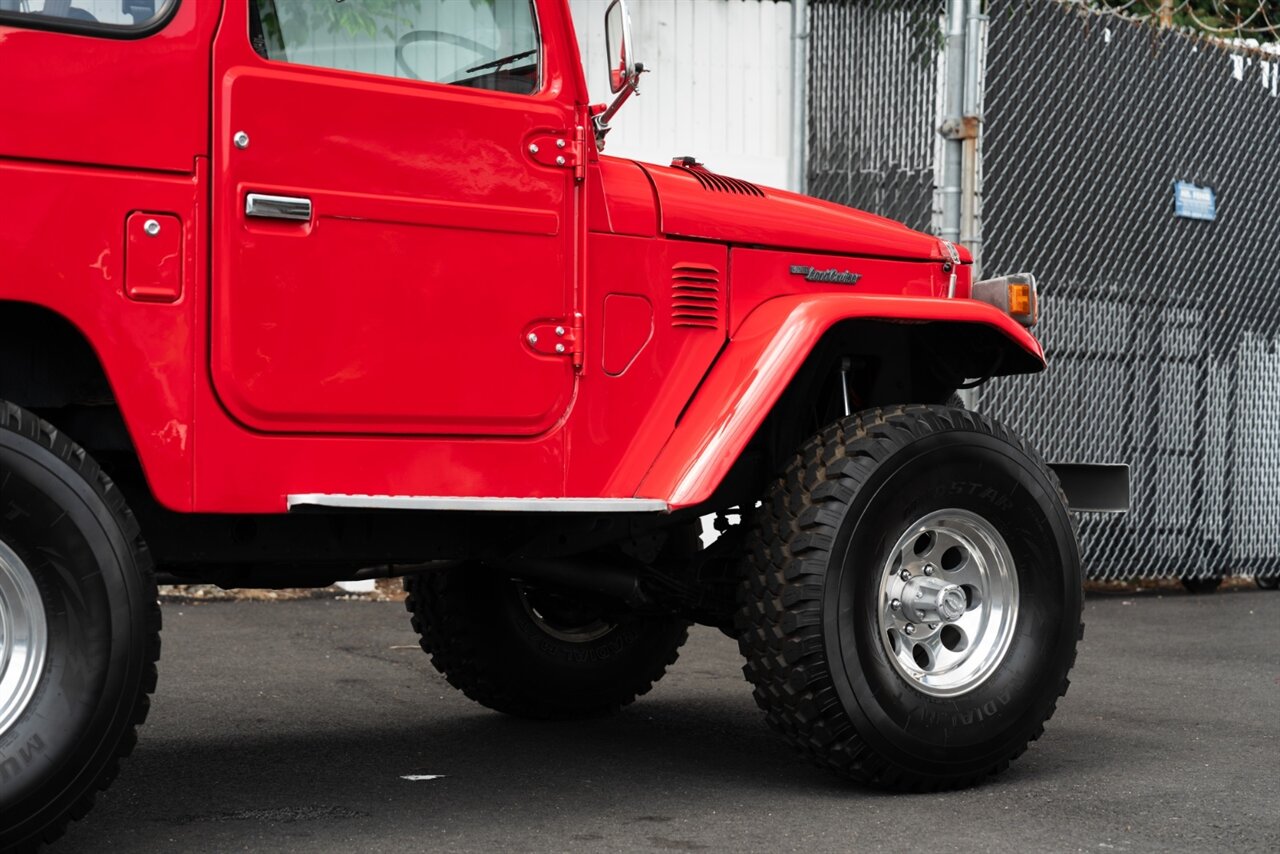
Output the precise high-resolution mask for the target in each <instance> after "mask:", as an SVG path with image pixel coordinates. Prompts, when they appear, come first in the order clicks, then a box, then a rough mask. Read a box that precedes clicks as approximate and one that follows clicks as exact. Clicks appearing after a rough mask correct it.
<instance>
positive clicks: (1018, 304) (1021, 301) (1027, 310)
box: [1009, 285, 1031, 317]
mask: <svg viewBox="0 0 1280 854" xmlns="http://www.w3.org/2000/svg"><path fill="white" fill-rule="evenodd" d="M1009 313H1010V314H1020V315H1022V316H1024V317H1028V316H1030V315H1031V286H1030V285H1010V286H1009Z"/></svg>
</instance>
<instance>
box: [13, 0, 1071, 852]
mask: <svg viewBox="0 0 1280 854" xmlns="http://www.w3.org/2000/svg"><path fill="white" fill-rule="evenodd" d="M607 31H608V34H609V41H610V46H609V56H610V57H611V61H612V63H613V66H612V69H611V75H612V78H611V83H612V87H613V89H614V91H615V92H616V93H618V99H617V101H615V103H614V105H613V106H611V107H610V108H608V109H605V108H603V107H599V106H595V107H593V106H592V105H591V104H590V103H589V99H588V95H587V85H586V82H585V80H584V76H583V70H582V67H581V64H580V62H579V58H578V53H577V48H576V44H577V42H576V37H575V34H574V29H573V25H572V23H571V20H570V15H569V3H568V0H417V2H401V3H397V2H392V1H391V0H346V2H339V0H0V76H2V77H3V79H4V80H5V81H6V85H5V86H4V87H3V89H2V90H0V116H3V120H2V121H0V187H2V188H3V194H2V195H0V401H3V402H2V403H0V638H2V641H0V642H2V645H3V648H2V650H0V668H3V669H2V670H0V815H3V818H2V819H0V847H4V848H9V847H17V846H22V845H30V844H34V843H38V842H39V841H40V840H48V839H52V838H54V837H56V836H57V835H58V834H59V833H60V832H61V830H62V829H63V828H64V827H65V824H66V822H67V821H68V819H69V818H70V817H79V816H81V815H82V814H83V813H84V812H85V811H86V810H87V809H88V807H89V805H90V804H91V802H92V799H93V796H94V793H95V792H96V791H97V790H99V789H101V788H103V787H104V786H106V785H107V783H108V782H110V780H111V779H112V778H113V777H114V775H115V773H116V770H117V766H118V764H119V762H120V760H121V759H122V758H123V757H124V756H125V755H126V754H127V753H128V752H129V751H130V750H131V749H132V747H133V745H134V742H135V727H136V726H137V725H138V724H140V723H141V722H142V720H143V718H144V717H145V716H146V713H147V705H148V695H149V694H150V693H151V692H152V690H153V689H154V688H155V685H156V661H157V658H158V656H159V651H160V641H159V631H160V612H159V608H158V605H157V604H156V586H155V573H156V572H157V571H159V572H162V573H164V574H165V575H166V576H168V577H174V578H180V579H189V580H192V581H204V582H214V583H217V584H221V585H224V586H228V587H237V586H238V587H251V586H258V587H271V586H300V585H326V584H329V583H332V582H333V581H335V580H339V579H352V578H359V577H369V576H371V575H374V574H378V573H381V574H396V575H405V576H406V582H405V583H406V587H407V589H408V608H409V610H410V612H411V613H412V622H413V627H414V629H415V630H417V632H418V633H420V635H421V638H422V647H423V649H424V650H426V651H427V652H428V653H430V655H431V656H432V661H433V662H434V664H435V666H436V667H437V668H439V669H440V671H441V672H443V673H444V674H445V675H446V676H447V677H448V679H449V681H450V682H451V683H452V684H453V685H455V686H457V687H458V688H460V689H461V690H462V691H463V692H464V693H466V694H467V695H468V696H470V697H472V698H473V699H475V700H476V701H478V702H480V703H483V704H485V705H487V706H489V707H491V708H494V709H497V710H499V711H502V712H506V713H509V714H514V715H524V716H529V717H537V718H563V717H573V716H578V715H593V714H597V713H600V712H603V711H609V710H615V709H618V708H619V707H621V706H624V705H626V704H627V703H629V702H631V701H632V700H633V699H635V697H636V696H637V695H640V694H643V693H644V692H645V691H647V690H648V689H649V687H650V686H651V685H652V684H653V683H654V681H655V680H657V679H658V678H659V677H661V676H662V674H663V670H664V668H665V667H666V666H667V665H668V664H670V663H671V662H672V661H674V660H675V658H676V654H677V650H678V648H679V647H680V644H681V643H682V642H683V641H684V640H685V637H686V630H687V627H688V625H689V624H690V622H696V623H701V624H706V625H711V626H716V627H719V628H721V629H722V630H723V631H725V632H726V633H729V634H731V635H733V636H734V637H736V638H737V639H738V642H739V644H740V646H741V649H742V653H743V655H744V656H745V658H746V668H745V672H746V675H747V678H748V679H749V680H750V681H751V683H752V684H753V685H754V688H755V697H756V700H757V702H758V703H759V704H760V706H761V707H762V708H763V709H764V712H765V716H766V718H767V720H768V722H769V724H770V725H771V726H773V727H774V728H775V729H776V730H778V732H779V733H781V735H782V736H783V738H785V739H786V740H787V741H789V742H790V743H791V744H792V745H794V747H796V748H797V749H798V750H800V751H801V752H803V753H805V754H806V755H808V756H809V757H811V758H812V759H813V760H815V761H817V762H819V763H821V764H822V765H825V766H827V767H830V768H831V769H833V770H834V771H836V772H837V773H839V774H842V775H845V776H847V777H849V778H852V779H854V780H857V781H861V782H865V783H868V784H873V785H878V786H886V787H893V788H902V789H913V790H915V789H932V788H944V787H954V786H962V785H966V784H969V783H972V782H974V781H976V780H979V779H981V778H982V777H984V776H985V775H988V774H991V773H993V772H997V771H999V770H1001V769H1002V768H1004V767H1005V766H1006V765H1007V764H1008V763H1009V761H1010V760H1012V759H1013V758H1014V757H1016V756H1018V754H1020V753H1021V752H1022V751H1023V749H1024V748H1025V747H1026V745H1027V743H1028V742H1029V741H1031V740H1033V739H1035V738H1036V737H1037V736H1038V735H1039V734H1040V732H1041V729H1042V724H1043V723H1044V721H1045V720H1046V719H1047V718H1048V717H1049V716H1050V715H1051V714H1052V713H1053V710H1054V704H1055V702H1056V701H1057V698H1058V697H1059V696H1060V695H1061V694H1062V692H1063V691H1064V690H1065V688H1066V686H1067V671H1068V669H1069V668H1070V667H1071V664H1072V661H1073V659H1074V657H1075V648H1076V642H1077V639H1078V638H1079V636H1080V615H1081V570H1080V557H1079V551H1078V548H1077V545H1076V539H1075V536H1074V533H1073V526H1072V520H1071V517H1070V515H1069V512H1068V506H1067V503H1066V500H1065V498H1064V496H1063V493H1062V490H1061V487H1060V486H1059V480H1058V478H1057V477H1056V476H1055V473H1054V471H1053V470H1052V469H1051V468H1049V467H1048V466H1046V464H1045V463H1044V462H1043V461H1042V460H1041V459H1040V457H1038V456H1037V455H1036V453H1035V452H1034V451H1033V450H1032V449H1030V448H1029V447H1028V446H1027V445H1026V444H1025V443H1024V442H1023V441H1022V440H1021V439H1019V438H1018V437H1017V436H1016V435H1015V434H1014V433H1012V432H1011V431H1010V430H1008V429H1007V428H1005V427H1003V426H1001V425H999V424H997V423H994V422H993V421H992V420H990V419H989V418H985V417H983V416H982V415H979V414H976V413H974V412H969V411H965V410H964V409H963V408H960V407H958V406H956V405H952V404H951V403H950V401H952V400H953V395H954V393H955V391H956V390H957V389H958V388H962V387H964V386H965V385H967V384H971V383H973V382H977V381H981V380H983V379H986V378H989V377H992V376H997V375H1002V374H1014V373H1030V372H1034V371H1039V370H1041V369H1042V368H1043V367H1044V360H1043V356H1042V351H1041V348H1040V346H1039V345H1038V344H1037V342H1036V340H1035V339H1034V338H1033V337H1032V335H1031V333H1030V332H1029V331H1028V327H1029V326H1031V325H1032V324H1033V323H1034V322H1035V320H1036V314H1037V304H1036V300H1037V297H1036V290H1035V284H1034V281H1033V280H1032V279H1031V278H1030V277H1026V276H1022V277H1017V276H1015V277H1008V278H1005V279H999V280H992V281H988V282H984V283H974V282H972V281H971V276H970V272H971V265H970V259H969V257H968V255H967V254H966V253H965V251H964V250H963V249H957V248H956V247H954V246H952V245H950V244H949V243H946V242H944V241H942V240H939V239H937V238H935V237H931V236H928V235H925V234H920V233H917V232H915V231H911V230H909V229H907V228H905V227H904V226H901V225H898V224H896V223H893V222H890V221H887V220H884V219H881V218H878V217H875V216H871V215H868V214H865V213H860V212H858V211H854V210H850V209H847V208H843V207H839V206H836V205H832V204H828V203H824V202H821V201H817V200H814V199H811V198H806V197H803V196H800V195H796V194H793V193H789V192H784V191H780V190H773V189H767V188H762V187H757V186H754V185H752V184H750V183H748V182H746V181H742V180H737V179H734V178H729V177H725V176H722V175H718V174H716V173H714V172H713V171H711V170H709V169H708V168H705V167H703V166H702V165H700V164H699V163H697V162H695V161H693V160H692V159H680V160H678V161H676V162H675V163H673V164H671V165H670V166H654V165H649V164H644V163H636V162H631V161H628V160H622V159H617V158H612V157H607V156H604V155H602V154H601V150H602V147H603V145H602V143H603V140H604V136H605V133H606V131H607V130H608V123H609V121H610V120H612V118H613V115H614V113H615V112H616V109H617V107H618V106H620V105H621V103H622V101H623V100H625V98H626V95H627V94H628V93H629V92H631V91H633V90H634V89H635V87H636V85H637V82H638V79H639V74H640V71H641V70H642V68H641V67H640V66H639V64H638V63H636V62H635V61H634V58H633V53H632V50H631V43H630V25H629V21H628V18H627V14H626V8H625V6H624V5H622V4H621V3H615V4H613V5H612V6H611V7H610V8H609V10H608V13H607ZM1068 487H1069V489H1070V485H1068ZM712 514H714V515H715V516H716V517H717V520H718V527H719V529H720V530H721V532H722V533H721V536H720V537H719V538H718V539H717V540H715V542H714V543H713V544H712V545H710V546H709V547H707V548H703V547H701V545H700V539H699V530H700V528H699V519H700V517H703V516H708V515H712ZM370 567H375V568H376V569H370Z"/></svg>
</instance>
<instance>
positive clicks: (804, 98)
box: [788, 0, 809, 193]
mask: <svg viewBox="0 0 1280 854" xmlns="http://www.w3.org/2000/svg"><path fill="white" fill-rule="evenodd" d="M808 153H809V3H808V0H791V174H790V176H789V180H788V183H789V184H790V185H791V189H793V190H795V191H796V192H797V193H803V192H804V191H805V186H806V184H807V183H808V172H807V170H808Z"/></svg>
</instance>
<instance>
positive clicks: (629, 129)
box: [570, 0, 791, 187]
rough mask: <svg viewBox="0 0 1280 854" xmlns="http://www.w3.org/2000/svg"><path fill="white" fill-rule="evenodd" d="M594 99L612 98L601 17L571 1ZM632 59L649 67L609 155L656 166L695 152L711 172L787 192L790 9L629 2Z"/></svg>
mask: <svg viewBox="0 0 1280 854" xmlns="http://www.w3.org/2000/svg"><path fill="white" fill-rule="evenodd" d="M570 4H571V6H572V7H573V16H574V24H575V26H576V28H577V31H578V40H579V42H580V43H581V46H582V56H583V61H584V62H585V63H586V74H587V82H588V83H589V84H590V86H591V97H592V100H593V101H599V102H607V101H610V100H612V95H611V94H610V93H609V84H608V79H607V76H606V75H607V71H606V69H607V65H608V61H607V59H606V57H605V44H604V13H605V10H606V9H607V8H608V6H609V0H570ZM630 6H631V15H632V23H633V25H634V27H635V50H636V58H637V59H639V60H640V61H641V62H643V63H644V64H645V66H646V67H648V68H650V69H651V70H650V72H649V73H648V74H645V76H644V79H643V80H642V81H641V86H640V93H641V94H640V95H639V96H638V97H634V98H632V99H631V101H630V102H629V103H628V104H627V105H626V106H625V107H623V108H622V112H621V113H619V114H618V116H617V117H616V118H615V119H614V123H613V124H614V129H613V132H612V133H611V134H610V135H609V142H608V153H609V154H614V155H618V156H620V157H632V158H635V159H637V160H645V161H648V162H652V163H669V162H670V161H671V158H672V157H675V156H677V155H686V154H689V155H694V156H696V157H697V158H698V159H699V160H701V161H702V162H703V163H705V164H706V165H707V168H709V169H713V170H715V171H717V172H723V173H725V174H727V175H733V176H736V177H739V178H746V179H748V180H751V181H755V182H757V183H761V184H765V185H768V186H773V187H785V186H787V175H788V166H789V163H790V158H791V132H790V126H791V4H790V3H774V2H771V0H633V2H632V3H631V4H630Z"/></svg>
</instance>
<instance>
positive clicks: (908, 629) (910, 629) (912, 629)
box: [902, 623, 916, 635]
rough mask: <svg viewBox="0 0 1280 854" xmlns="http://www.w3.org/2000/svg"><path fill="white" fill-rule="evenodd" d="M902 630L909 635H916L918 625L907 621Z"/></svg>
mask: <svg viewBox="0 0 1280 854" xmlns="http://www.w3.org/2000/svg"><path fill="white" fill-rule="evenodd" d="M902 630H903V631H904V632H906V633H907V634H909V635H914V634H915V633H916V627H915V624H914V623H907V625H906V626H905V627H903V629H902Z"/></svg>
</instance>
